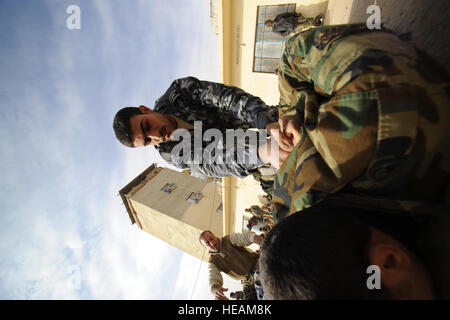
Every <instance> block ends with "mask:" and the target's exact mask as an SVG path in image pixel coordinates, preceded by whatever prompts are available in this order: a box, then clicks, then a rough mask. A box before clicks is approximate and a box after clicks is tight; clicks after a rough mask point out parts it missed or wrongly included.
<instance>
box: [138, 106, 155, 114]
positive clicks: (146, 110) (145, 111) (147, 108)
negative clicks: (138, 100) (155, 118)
mask: <svg viewBox="0 0 450 320" xmlns="http://www.w3.org/2000/svg"><path fill="white" fill-rule="evenodd" d="M139 111H140V112H141V113H150V112H153V110H152V109H150V108H149V107H146V106H139Z"/></svg>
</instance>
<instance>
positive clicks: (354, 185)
mask: <svg viewBox="0 0 450 320" xmlns="http://www.w3.org/2000/svg"><path fill="white" fill-rule="evenodd" d="M278 74H279V88H280V94H281V97H280V104H281V106H280V109H279V118H282V117H285V116H291V117H294V118H296V120H297V121H298V123H299V124H300V126H299V127H298V131H299V137H300V138H298V139H297V141H296V144H295V147H294V148H293V150H292V152H291V153H290V154H289V156H288V157H287V159H285V161H284V162H283V164H282V166H281V168H280V169H279V171H278V173H277V174H276V177H275V184H274V191H273V202H274V207H275V211H276V218H277V219H278V220H279V219H281V218H283V217H285V216H287V215H290V214H292V213H294V212H297V211H299V210H302V209H304V208H306V207H309V206H311V205H312V204H314V203H316V202H317V201H319V200H321V199H323V198H325V197H327V196H328V195H329V194H333V193H337V192H339V193H342V192H346V193H349V194H353V195H355V194H357V195H360V196H361V195H362V196H370V197H382V198H384V199H387V200H386V201H389V199H391V200H395V202H396V203H397V205H399V204H400V203H403V204H405V203H411V202H410V200H414V201H418V202H421V203H428V202H434V203H441V204H442V203H445V202H446V201H447V204H448V200H449V196H448V194H449V193H448V191H449V189H448V179H449V172H450V141H449V138H450V126H449V124H450V109H449V108H450V104H449V95H448V94H449V79H448V77H447V76H446V75H445V74H442V72H441V70H439V68H437V67H436V66H434V64H433V63H432V62H431V61H430V59H428V57H426V56H425V54H423V53H422V52H420V51H418V50H417V49H415V48H414V47H413V46H412V45H411V44H410V43H407V42H403V41H401V40H399V39H398V38H397V37H396V36H395V35H394V34H392V33H389V32H383V31H377V30H375V31H370V30H368V29H367V28H366V26H365V25H342V26H327V27H319V28H314V29H310V30H308V31H305V32H302V33H298V34H295V35H294V36H292V37H291V38H290V39H289V40H288V42H287V45H286V49H285V51H284V54H283V56H282V58H281V60H280V66H279V73H278Z"/></svg>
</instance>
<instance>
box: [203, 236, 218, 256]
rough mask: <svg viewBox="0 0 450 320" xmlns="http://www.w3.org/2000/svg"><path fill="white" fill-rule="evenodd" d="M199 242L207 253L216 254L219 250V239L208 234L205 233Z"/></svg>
mask: <svg viewBox="0 0 450 320" xmlns="http://www.w3.org/2000/svg"><path fill="white" fill-rule="evenodd" d="M201 242H202V244H203V246H204V247H205V248H206V249H208V250H209V252H218V251H219V250H220V241H219V238H217V237H216V236H215V235H213V234H212V233H210V232H207V233H205V234H204V235H203V236H202V240H201Z"/></svg>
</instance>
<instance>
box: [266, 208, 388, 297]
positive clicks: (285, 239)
mask: <svg viewBox="0 0 450 320" xmlns="http://www.w3.org/2000/svg"><path fill="white" fill-rule="evenodd" d="M351 210H352V209H349V208H342V207H336V206H333V205H327V204H325V203H324V202H322V203H319V204H317V205H315V206H313V207H310V208H307V209H305V210H303V211H301V212H297V213H294V214H293V215H291V216H289V217H287V218H285V219H283V220H281V221H280V222H279V223H278V224H277V225H276V226H275V227H274V228H273V229H272V231H271V232H270V233H269V235H268V236H267V239H266V240H265V241H264V244H263V247H262V250H261V257H260V262H259V265H260V270H261V282H262V285H263V288H264V293H265V295H267V296H268V298H269V299H289V300H292V299H304V300H316V299H379V298H381V299H386V298H387V297H388V294H387V291H386V289H385V288H384V287H383V286H382V288H381V289H377V290H369V289H368V288H367V285H366V282H367V278H368V277H369V276H370V275H369V274H367V273H366V271H367V267H368V266H369V262H368V258H367V255H366V250H367V246H368V243H369V240H370V237H371V231H370V228H369V225H367V224H366V223H364V222H362V221H361V220H360V219H358V218H357V216H355V215H352V214H351V213H349V211H351ZM355 210H356V209H355Z"/></svg>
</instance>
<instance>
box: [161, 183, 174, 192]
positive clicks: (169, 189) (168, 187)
mask: <svg viewBox="0 0 450 320" xmlns="http://www.w3.org/2000/svg"><path fill="white" fill-rule="evenodd" d="M176 187H177V186H176V185H175V183H168V184H166V185H165V186H164V187H163V188H162V189H161V191H162V192H165V193H168V194H171V193H172V191H173V190H175V188H176Z"/></svg>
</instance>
